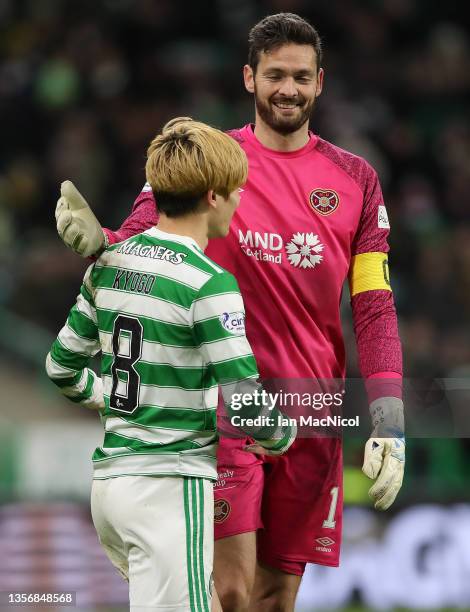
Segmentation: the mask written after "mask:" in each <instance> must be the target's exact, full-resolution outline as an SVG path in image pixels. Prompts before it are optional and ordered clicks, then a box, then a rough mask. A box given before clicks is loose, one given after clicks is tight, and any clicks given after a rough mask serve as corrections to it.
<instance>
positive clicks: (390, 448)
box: [362, 438, 405, 510]
mask: <svg viewBox="0 0 470 612" xmlns="http://www.w3.org/2000/svg"><path fill="white" fill-rule="evenodd" d="M362 471H363V472H364V474H365V475H366V476H368V477H369V478H371V479H372V480H375V479H377V480H376V482H375V483H374V484H373V485H372V487H371V488H370V489H369V496H370V497H371V498H372V499H373V501H374V506H375V508H376V509H377V510H387V508H389V507H390V506H391V505H392V504H393V502H394V501H395V498H396V496H397V494H398V491H399V490H400V488H401V485H402V482H403V475H404V472H405V439H404V438H369V440H367V442H366V448H365V451H364V465H363V466H362Z"/></svg>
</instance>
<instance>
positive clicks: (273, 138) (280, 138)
mask: <svg viewBox="0 0 470 612" xmlns="http://www.w3.org/2000/svg"><path fill="white" fill-rule="evenodd" d="M255 136H256V138H257V139H258V140H259V142H260V143H261V144H262V145H263V146H264V147H267V148H268V149H273V151H285V152H290V151H297V150H298V149H301V148H302V147H304V146H305V145H306V144H307V142H308V140H309V133H308V121H307V122H306V123H305V124H304V125H303V126H302V127H301V128H300V129H298V130H297V131H296V132H293V133H292V134H279V132H276V131H275V130H273V129H272V128H271V127H270V126H269V125H268V124H267V123H265V122H264V121H263V120H262V119H261V118H260V117H259V116H258V114H256V123H255Z"/></svg>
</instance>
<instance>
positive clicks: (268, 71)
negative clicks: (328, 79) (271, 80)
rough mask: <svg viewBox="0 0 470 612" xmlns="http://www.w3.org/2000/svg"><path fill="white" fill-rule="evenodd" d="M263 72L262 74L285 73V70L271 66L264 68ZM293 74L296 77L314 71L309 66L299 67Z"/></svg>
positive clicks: (311, 74) (311, 73) (308, 74)
mask: <svg viewBox="0 0 470 612" xmlns="http://www.w3.org/2000/svg"><path fill="white" fill-rule="evenodd" d="M263 73H264V74H286V70H283V69H282V68H276V67H272V68H267V69H266V70H264V71H263ZM293 74H294V75H295V76H296V77H299V76H313V75H314V74H315V71H314V70H313V69H309V68H301V69H300V70H295V71H294V72H293Z"/></svg>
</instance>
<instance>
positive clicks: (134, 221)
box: [103, 187, 158, 244]
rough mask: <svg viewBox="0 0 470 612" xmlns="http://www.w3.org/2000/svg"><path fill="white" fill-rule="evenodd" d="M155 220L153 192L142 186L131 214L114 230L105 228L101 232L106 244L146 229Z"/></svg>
mask: <svg viewBox="0 0 470 612" xmlns="http://www.w3.org/2000/svg"><path fill="white" fill-rule="evenodd" d="M157 222H158V214H157V209H156V204H155V200H154V197H153V193H152V191H149V190H148V189H147V188H146V187H144V189H143V190H142V191H141V192H140V194H139V195H138V196H137V198H136V200H135V202H134V206H133V207H132V212H131V214H130V215H129V217H128V218H127V219H126V220H125V221H124V223H123V224H122V225H121V227H120V228H119V229H118V230H116V231H113V230H110V229H106V228H105V229H103V232H104V233H105V235H106V238H107V240H108V244H115V243H116V242H122V241H123V240H127V239H128V238H130V237H131V236H135V235H136V234H140V233H141V232H144V231H145V230H148V229H149V228H150V227H152V226H154V225H156V224H157Z"/></svg>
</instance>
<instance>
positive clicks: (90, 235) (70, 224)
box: [55, 181, 158, 257]
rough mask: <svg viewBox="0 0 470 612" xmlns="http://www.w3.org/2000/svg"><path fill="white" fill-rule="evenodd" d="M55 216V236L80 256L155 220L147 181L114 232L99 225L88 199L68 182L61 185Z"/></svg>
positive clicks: (132, 232) (96, 253)
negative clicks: (126, 215)
mask: <svg viewBox="0 0 470 612" xmlns="http://www.w3.org/2000/svg"><path fill="white" fill-rule="evenodd" d="M55 216H56V223H57V231H58V233H59V236H60V237H61V238H62V240H63V241H64V242H65V244H66V245H67V246H68V247H70V248H71V249H72V250H73V251H75V252H76V253H78V254H79V255H81V256H82V257H91V256H93V255H98V254H99V253H100V252H101V251H102V250H103V249H104V248H106V247H107V246H109V245H110V244H114V243H116V242H121V241H122V240H126V239H127V238H130V237H131V236H135V235H136V234H140V233H141V232H143V231H145V230H147V229H149V228H150V227H152V226H153V225H155V224H156V223H157V221H158V215H157V210H156V205H155V200H154V197H153V193H152V190H151V189H150V186H149V185H148V183H146V184H145V186H144V188H143V189H142V191H141V193H140V194H139V196H138V197H137V199H136V201H135V202H134V206H133V207H132V211H131V214H130V215H129V217H128V218H127V219H126V220H125V221H124V223H123V224H122V225H121V227H120V228H119V229H118V230H116V231H112V230H109V229H103V228H102V227H101V224H100V222H99V221H98V219H97V218H96V217H95V215H94V213H93V211H92V210H91V208H90V206H89V204H88V202H87V201H86V200H85V198H84V197H83V196H82V195H81V193H80V192H79V191H78V189H77V188H76V187H75V185H74V184H73V183H72V182H71V181H64V182H63V183H62V185H61V189H60V198H59V200H58V202H57V207H56V212H55Z"/></svg>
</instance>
